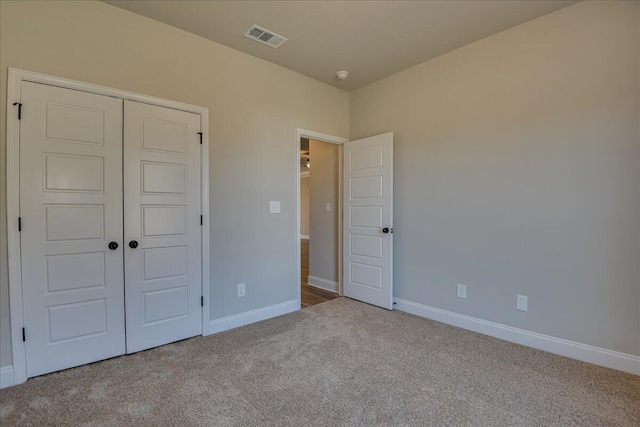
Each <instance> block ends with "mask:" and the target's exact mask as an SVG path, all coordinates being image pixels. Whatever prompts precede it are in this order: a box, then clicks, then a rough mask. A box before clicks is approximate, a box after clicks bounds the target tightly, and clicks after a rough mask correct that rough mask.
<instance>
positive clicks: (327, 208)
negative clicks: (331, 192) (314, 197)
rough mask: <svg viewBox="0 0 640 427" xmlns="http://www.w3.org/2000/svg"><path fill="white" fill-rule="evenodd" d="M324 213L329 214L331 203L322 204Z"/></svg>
mask: <svg viewBox="0 0 640 427" xmlns="http://www.w3.org/2000/svg"><path fill="white" fill-rule="evenodd" d="M324 211H325V212H327V213H328V212H331V203H325V204H324Z"/></svg>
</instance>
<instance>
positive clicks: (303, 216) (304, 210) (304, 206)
mask: <svg viewBox="0 0 640 427" xmlns="http://www.w3.org/2000/svg"><path fill="white" fill-rule="evenodd" d="M300 234H302V235H304V236H308V235H309V177H308V176H303V177H300Z"/></svg>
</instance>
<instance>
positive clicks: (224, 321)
mask: <svg viewBox="0 0 640 427" xmlns="http://www.w3.org/2000/svg"><path fill="white" fill-rule="evenodd" d="M299 309H300V306H299V305H298V300H297V299H293V300H290V301H286V302H281V303H279V304H274V305H270V306H268V307H262V308H258V309H255V310H251V311H246V312H244V313H239V314H234V315H232V316H227V317H223V318H221V319H215V320H212V321H210V322H209V327H208V328H207V330H206V331H204V333H203V335H211V334H215V333H218V332H222V331H228V330H229V329H234V328H238V327H240V326H244V325H248V324H250V323H255V322H259V321H261V320H267V319H271V318H272V317H277V316H282V315H283V314H287V313H291V312H293V311H297V310H299Z"/></svg>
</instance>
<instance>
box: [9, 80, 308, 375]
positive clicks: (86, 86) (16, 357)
mask: <svg viewBox="0 0 640 427" xmlns="http://www.w3.org/2000/svg"><path fill="white" fill-rule="evenodd" d="M23 81H25V82H33V83H40V84H45V85H50V86H56V87H60V88H64V89H73V90H77V91H81V92H88V93H93V94H96V95H105V96H111V97H114V98H120V99H122V100H128V101H136V102H140V103H144V104H151V105H156V106H159V107H165V108H171V109H174V110H181V111H186V112H189V113H195V114H198V115H199V116H200V130H201V131H202V140H203V143H202V147H201V153H200V154H201V158H200V161H201V168H202V171H201V180H202V182H201V202H202V216H203V222H202V230H201V231H202V253H201V255H202V296H203V298H204V307H203V308H202V334H203V335H204V332H205V330H206V327H207V326H208V324H209V319H211V312H210V307H211V304H210V301H209V298H210V296H209V293H210V292H209V291H210V288H209V286H208V284H209V109H208V108H206V107H199V106H196V105H191V104H185V103H182V102H178V101H171V100H168V99H163V98H156V97H153V96H148V95H142V94H139V93H135V92H128V91H124V90H120V89H113V88H110V87H106V86H99V85H95V84H92V83H85V82H81V81H77V80H70V79H65V78H62V77H56V76H50V75H47V74H41V73H35V72H32V71H25V70H20V69H17V68H9V73H8V78H7V246H8V258H9V263H8V267H9V308H10V312H11V352H12V357H13V373H14V374H13V375H14V380H13V383H14V384H20V383H23V382H25V381H26V380H27V363H26V352H25V346H24V342H22V328H23V326H24V312H23V300H22V270H21V257H20V253H21V249H20V233H19V231H18V218H19V216H20V168H19V165H20V121H19V120H18V115H17V112H16V111H15V107H14V106H13V103H14V102H20V98H21V93H20V91H21V85H22V82H23ZM25 108H28V106H26V107H25ZM298 144H299V143H298ZM298 157H299V155H298ZM299 244H300V243H299V242H298V245H299ZM205 284H207V286H204V285H205Z"/></svg>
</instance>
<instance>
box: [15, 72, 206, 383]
mask: <svg viewBox="0 0 640 427" xmlns="http://www.w3.org/2000/svg"><path fill="white" fill-rule="evenodd" d="M21 102H22V104H23V112H22V120H21V122H20V216H21V224H22V230H21V233H20V235H21V254H20V257H21V266H22V291H23V308H24V327H25V353H26V362H27V363H26V365H27V376H28V377H33V376H37V375H41V374H45V373H49V372H53V371H58V370H61V369H66V368H69V367H73V366H78V365H82V364H86V363H91V362H95V361H98V360H102V359H107V358H109V357H113V356H118V355H121V354H124V353H133V352H136V351H140V350H144V349H147V348H151V347H155V346H158V345H162V344H166V343H169V342H173V341H177V340H180V339H184V338H189V337H192V336H194V335H199V334H201V333H202V308H201V295H202V283H201V277H202V274H201V217H200V215H201V196H200V194H201V193H200V187H201V181H200V177H201V166H200V151H201V146H200V138H199V135H198V133H199V131H200V116H199V115H197V114H192V113H186V112H183V111H178V110H173V109H169V108H162V107H157V106H151V105H147V104H140V103H136V102H129V101H123V100H122V99H118V98H114V97H108V96H102V95H96V94H91V93H86V92H80V91H75V90H70V89H63V88H58V87H53V86H48V85H42V84H36V83H29V82H25V83H22V86H21ZM123 117H124V120H123ZM125 313H126V321H125Z"/></svg>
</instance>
